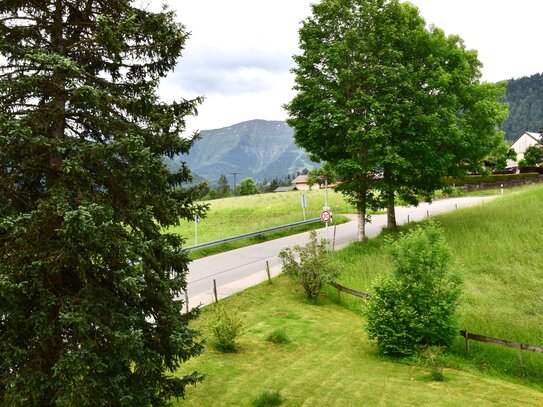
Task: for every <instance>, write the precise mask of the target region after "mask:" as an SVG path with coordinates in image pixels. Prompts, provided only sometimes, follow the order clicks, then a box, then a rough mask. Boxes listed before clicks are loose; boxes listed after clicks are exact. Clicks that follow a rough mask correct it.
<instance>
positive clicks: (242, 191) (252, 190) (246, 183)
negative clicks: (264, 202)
mask: <svg viewBox="0 0 543 407" xmlns="http://www.w3.org/2000/svg"><path fill="white" fill-rule="evenodd" d="M236 189H237V193H238V195H255V194H258V188H257V186H256V184H255V182H254V180H253V179H252V178H244V179H242V180H241V181H240V182H239V185H237V186H236Z"/></svg>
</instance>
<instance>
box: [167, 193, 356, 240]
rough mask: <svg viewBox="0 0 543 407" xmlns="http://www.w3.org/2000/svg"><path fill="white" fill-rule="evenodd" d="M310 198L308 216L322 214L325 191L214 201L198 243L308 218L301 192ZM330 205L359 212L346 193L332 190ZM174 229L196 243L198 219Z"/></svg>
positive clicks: (200, 226) (329, 198) (211, 202)
mask: <svg viewBox="0 0 543 407" xmlns="http://www.w3.org/2000/svg"><path fill="white" fill-rule="evenodd" d="M302 193H303V194H305V195H306V197H307V208H306V218H307V219H311V218H317V217H319V215H320V213H321V211H322V207H323V206H324V190H314V191H304V192H301V191H292V192H285V193H275V194H261V195H251V196H240V197H235V198H225V199H217V200H214V201H210V202H209V204H210V205H211V206H210V210H209V212H208V216H207V218H205V219H202V220H201V221H200V223H199V224H198V243H204V242H209V241H212V240H217V239H222V238H225V237H230V236H235V235H240V234H243V233H249V232H255V231H257V230H261V229H266V228H270V227H273V226H279V225H285V224H288V223H293V222H298V221H302V220H304V218H303V212H302V206H301V198H300V197H301V195H302ZM328 206H329V207H330V208H331V209H332V211H333V212H334V213H338V214H339V213H355V212H356V210H355V209H354V208H353V207H352V206H351V205H349V204H347V203H346V202H345V200H344V198H343V196H342V195H341V194H339V193H336V192H334V190H332V189H328ZM171 230H172V231H174V232H175V233H179V234H181V235H182V236H184V237H185V238H186V239H187V240H186V242H187V246H190V245H193V244H194V222H183V223H182V224H181V225H180V226H178V227H175V228H172V229H171Z"/></svg>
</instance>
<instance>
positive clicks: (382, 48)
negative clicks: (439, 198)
mask: <svg viewBox="0 0 543 407" xmlns="http://www.w3.org/2000/svg"><path fill="white" fill-rule="evenodd" d="M312 10H313V13H312V16H310V17H309V18H308V19H306V20H305V21H304V23H303V26H302V28H301V29H300V49H301V54H300V55H296V56H295V57H294V60H295V62H296V64H297V66H296V68H295V69H294V70H293V71H294V73H295V74H296V84H295V89H296V90H297V91H298V93H297V95H296V96H295V97H294V98H293V99H292V101H291V102H290V103H289V104H288V105H287V106H286V108H287V110H288V112H289V114H290V118H289V120H288V123H289V125H291V126H292V127H293V128H294V131H295V134H294V136H295V140H296V143H297V144H298V145H299V146H301V147H303V148H304V149H306V150H307V151H308V152H309V153H310V154H311V155H312V158H314V159H315V160H324V161H328V162H330V163H332V164H334V167H335V168H336V171H337V173H338V176H340V177H341V179H342V183H341V185H340V186H339V187H338V189H339V190H341V191H342V192H344V193H345V194H346V195H347V196H348V197H350V198H351V200H352V201H353V203H354V204H355V205H356V206H357V209H358V213H359V238H360V239H364V238H365V220H366V209H367V208H368V207H371V208H374V209H377V208H383V207H386V208H388V209H389V226H394V225H395V214H394V205H393V203H394V198H395V196H397V195H400V196H401V197H402V198H403V199H404V200H407V201H408V202H412V203H416V201H417V199H416V198H417V197H418V196H419V195H423V196H425V197H426V198H428V199H429V198H430V197H431V195H432V193H433V191H434V190H435V189H436V188H439V187H441V186H442V185H443V176H444V175H447V174H451V175H452V174H455V173H460V172H465V171H466V170H468V169H469V168H470V167H472V166H474V165H475V163H478V162H479V161H480V160H481V159H482V158H483V157H484V156H485V155H486V154H487V153H488V152H489V151H490V149H491V148H492V147H493V146H495V145H496V144H497V142H498V141H499V140H498V139H499V137H498V135H497V131H496V125H497V124H498V123H500V121H501V120H502V119H504V117H505V115H506V111H507V109H506V107H505V106H502V105H501V104H500V103H498V101H497V99H498V98H500V97H502V96H503V92H504V87H505V84H500V85H493V84H480V83H479V77H480V71H479V68H480V62H479V61H478V60H477V54H476V52H475V51H468V50H466V49H465V47H464V44H463V42H462V40H461V39H460V38H459V37H457V36H446V35H445V34H444V33H443V31H441V30H440V29H438V28H436V27H431V28H430V29H427V28H426V26H425V22H424V20H423V19H422V18H421V17H420V16H419V13H418V9H417V8H416V7H414V6H412V5H410V4H408V3H400V2H399V1H396V0H324V1H322V2H320V3H318V4H314V5H313V6H312Z"/></svg>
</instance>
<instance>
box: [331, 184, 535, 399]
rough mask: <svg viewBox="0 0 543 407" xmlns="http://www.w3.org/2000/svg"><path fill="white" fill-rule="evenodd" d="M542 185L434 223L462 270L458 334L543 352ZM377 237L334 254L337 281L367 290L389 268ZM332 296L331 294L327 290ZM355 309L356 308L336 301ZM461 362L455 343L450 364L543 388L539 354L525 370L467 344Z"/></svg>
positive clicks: (352, 302)
mask: <svg viewBox="0 0 543 407" xmlns="http://www.w3.org/2000/svg"><path fill="white" fill-rule="evenodd" d="M542 204H543V186H536V187H531V188H528V189H526V192H522V193H518V194H514V195H509V196H506V197H504V198H502V199H499V200H497V201H494V202H492V203H490V204H485V205H484V206H480V207H476V208H471V209H466V210H463V211H462V212H459V213H458V212H457V213H450V214H446V215H442V216H440V217H438V219H439V221H440V222H441V224H442V226H443V227H444V229H445V233H446V237H447V241H448V243H449V244H450V246H451V248H452V250H453V252H454V255H455V258H456V259H457V260H458V261H459V263H460V264H461V269H462V270H463V271H462V272H463V278H464V286H463V290H464V293H463V297H462V299H461V306H460V310H459V314H460V321H459V325H460V326H461V327H464V328H467V329H468V330H469V331H471V332H474V333H479V334H482V335H486V336H493V337H497V338H502V339H508V340H511V341H517V342H523V343H529V344H535V345H540V346H543V306H542V305H541V300H542V298H543V250H542V247H541V242H543V205H542ZM383 244H384V241H383V239H382V238H378V239H376V240H374V241H371V242H369V244H367V245H353V246H350V247H349V248H348V249H346V250H345V251H342V252H338V253H337V255H336V256H337V258H338V260H339V261H340V262H341V264H342V269H343V270H344V272H343V274H342V276H341V278H340V282H341V283H343V284H344V285H346V286H349V287H352V288H356V289H359V290H362V291H364V290H367V289H368V288H369V287H370V285H371V281H372V280H373V279H374V278H375V277H376V276H377V275H379V274H380V273H387V272H390V270H391V267H392V266H391V263H390V260H389V259H388V257H387V255H386V253H385V251H384V250H382V246H383ZM328 293H329V295H330V296H331V297H336V296H337V295H336V293H335V292H334V291H333V290H328ZM341 303H343V304H344V305H346V306H348V307H350V308H351V309H355V310H356V309H359V307H360V305H361V304H360V301H358V300H356V299H351V298H347V297H345V296H342V297H341ZM470 346H471V348H472V352H470V354H469V355H468V356H467V357H466V356H465V353H464V341H463V340H462V338H460V337H459V338H458V339H457V341H456V342H455V345H454V347H453V354H452V355H451V356H450V357H449V363H450V364H452V365H456V366H459V367H474V368H476V369H479V370H481V371H486V372H491V373H494V374H497V375H506V376H509V377H512V378H515V380H521V381H524V382H527V383H533V384H535V385H536V386H538V387H539V388H541V389H543V355H541V354H536V353H532V352H523V363H524V366H523V368H522V369H521V368H520V367H519V363H518V354H517V352H516V351H515V350H513V349H507V348H502V347H497V346H493V345H488V344H481V343H476V342H471V343H470Z"/></svg>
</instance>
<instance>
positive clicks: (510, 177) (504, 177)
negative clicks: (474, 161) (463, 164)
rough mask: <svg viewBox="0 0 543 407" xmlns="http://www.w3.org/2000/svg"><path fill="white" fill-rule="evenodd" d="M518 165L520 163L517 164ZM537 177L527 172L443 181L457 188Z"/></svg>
mask: <svg viewBox="0 0 543 407" xmlns="http://www.w3.org/2000/svg"><path fill="white" fill-rule="evenodd" d="M519 164H520V163H519ZM537 177H539V174H538V173H534V172H528V173H524V174H489V175H467V176H465V177H463V178H457V179H454V178H450V177H447V178H445V181H446V182H447V183H448V184H449V185H453V184H454V185H455V186H457V187H459V186H462V185H474V184H481V183H489V184H491V183H499V182H508V181H515V180H522V179H530V178H537Z"/></svg>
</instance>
